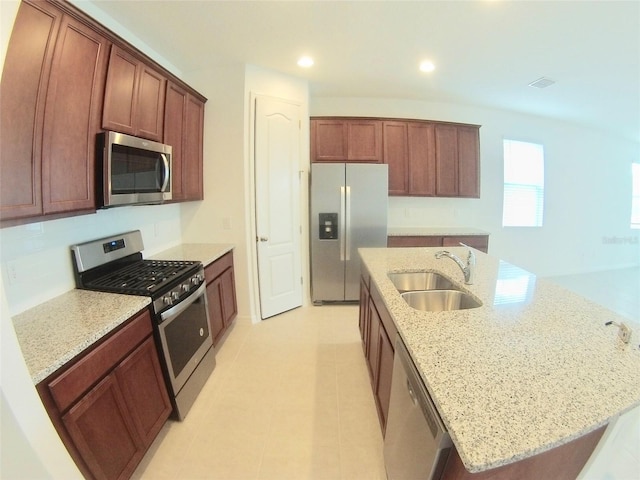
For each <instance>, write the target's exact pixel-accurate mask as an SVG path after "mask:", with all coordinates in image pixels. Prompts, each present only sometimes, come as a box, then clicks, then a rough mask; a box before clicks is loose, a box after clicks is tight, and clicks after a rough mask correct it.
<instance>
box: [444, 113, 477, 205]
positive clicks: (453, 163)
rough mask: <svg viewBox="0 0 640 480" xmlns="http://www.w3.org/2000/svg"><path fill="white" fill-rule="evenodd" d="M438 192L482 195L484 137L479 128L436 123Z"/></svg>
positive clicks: (464, 195)
mask: <svg viewBox="0 0 640 480" xmlns="http://www.w3.org/2000/svg"><path fill="white" fill-rule="evenodd" d="M435 149H436V155H435V158H436V195H437V196H439V197H476V198H478V197H480V140H479V131H478V127H474V126H467V125H452V124H438V125H436V126H435Z"/></svg>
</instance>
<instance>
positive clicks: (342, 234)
mask: <svg viewBox="0 0 640 480" xmlns="http://www.w3.org/2000/svg"><path fill="white" fill-rule="evenodd" d="M345 197H346V189H345V187H340V230H339V232H338V236H339V237H340V261H341V262H344V257H345V255H344V252H345V247H346V245H345V241H346V238H345V237H346V235H345V233H346V228H347V225H346V217H345V213H346V198H345Z"/></svg>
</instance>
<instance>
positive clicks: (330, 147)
mask: <svg viewBox="0 0 640 480" xmlns="http://www.w3.org/2000/svg"><path fill="white" fill-rule="evenodd" d="M311 159H312V161H314V162H367V163H381V162H382V121H381V120H369V119H358V118H340V119H336V118H326V119H325V118H314V119H311Z"/></svg>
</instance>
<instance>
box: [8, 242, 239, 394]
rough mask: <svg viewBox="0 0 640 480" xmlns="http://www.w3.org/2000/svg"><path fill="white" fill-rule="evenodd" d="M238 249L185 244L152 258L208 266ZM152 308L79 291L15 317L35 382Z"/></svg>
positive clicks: (127, 298)
mask: <svg viewBox="0 0 640 480" xmlns="http://www.w3.org/2000/svg"><path fill="white" fill-rule="evenodd" d="M233 248H234V246H233V245H229V244H182V245H179V246H177V247H174V248H170V249H168V250H164V251H162V252H160V253H158V254H156V255H154V256H152V257H150V258H155V259H163V260H199V261H201V262H202V263H203V264H204V265H207V264H209V263H211V262H213V261H215V260H217V259H218V258H220V257H222V256H223V255H224V254H225V253H227V252H229V251H231V250H232V249H233ZM150 303H151V299H150V298H148V297H140V296H135V295H118V294H113V293H102V292H92V291H88V290H77V289H76V290H71V291H69V292H67V293H64V294H62V295H60V296H58V297H56V298H54V299H52V300H49V301H47V302H44V303H42V304H40V305H38V306H36V307H34V308H31V309H29V310H27V311H25V312H23V313H20V314H19V315H16V316H15V317H13V326H14V329H15V331H16V336H17V337H18V343H19V344H20V348H21V350H22V355H23V356H24V359H25V362H26V364H27V368H28V369H29V373H30V374H31V379H32V381H33V383H34V384H37V383H39V382H41V381H42V380H44V379H45V378H46V377H48V376H49V375H50V374H52V373H53V372H55V371H56V370H57V369H59V368H60V367H62V366H63V365H64V364H65V363H67V362H68V361H69V360H71V359H73V358H74V357H75V356H76V355H78V354H79V353H81V352H82V351H84V350H85V349H86V348H88V347H90V346H91V345H93V344H94V343H96V342H97V341H98V340H100V339H101V338H102V337H104V336H105V335H107V334H108V333H109V332H111V331H112V330H115V329H116V328H117V327H118V326H120V325H121V324H122V323H124V322H125V321H126V320H128V319H129V318H131V317H132V316H133V315H135V314H136V313H138V312H139V311H141V310H142V309H144V308H146V307H147V305H149V304H150Z"/></svg>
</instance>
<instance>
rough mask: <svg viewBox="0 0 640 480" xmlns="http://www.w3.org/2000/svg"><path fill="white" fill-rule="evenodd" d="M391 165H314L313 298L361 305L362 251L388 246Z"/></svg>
mask: <svg viewBox="0 0 640 480" xmlns="http://www.w3.org/2000/svg"><path fill="white" fill-rule="evenodd" d="M388 189H389V186H388V166H387V165H382V164H355V163H314V164H312V165H311V194H310V202H311V206H310V207H311V208H310V221H311V230H310V236H311V299H312V301H313V303H314V304H320V303H322V302H344V301H358V300H359V298H360V256H359V255H358V248H361V247H386V246H387V204H388Z"/></svg>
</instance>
